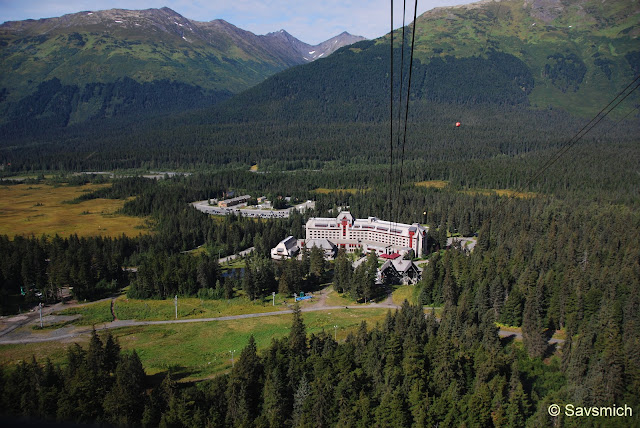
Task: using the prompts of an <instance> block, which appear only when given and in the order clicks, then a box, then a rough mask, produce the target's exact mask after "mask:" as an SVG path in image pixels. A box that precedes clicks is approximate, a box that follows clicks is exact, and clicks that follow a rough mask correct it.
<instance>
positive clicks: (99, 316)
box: [56, 300, 113, 325]
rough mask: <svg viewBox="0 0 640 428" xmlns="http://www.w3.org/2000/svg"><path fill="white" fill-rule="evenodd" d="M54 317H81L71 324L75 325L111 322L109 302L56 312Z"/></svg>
mask: <svg viewBox="0 0 640 428" xmlns="http://www.w3.org/2000/svg"><path fill="white" fill-rule="evenodd" d="M56 315H82V317H81V318H78V319H77V320H76V321H74V322H73V324H75V325H94V324H103V323H106V322H111V321H113V316H111V300H106V301H104V302H96V303H89V304H88V305H83V306H77V307H75V308H69V309H64V310H62V311H60V312H56Z"/></svg>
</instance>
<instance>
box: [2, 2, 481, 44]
mask: <svg viewBox="0 0 640 428" xmlns="http://www.w3.org/2000/svg"><path fill="white" fill-rule="evenodd" d="M463 3H470V0H427V1H421V2H419V3H418V15H420V14H421V13H423V12H425V11H427V10H429V9H432V8H434V7H437V6H447V5H449V6H450V5H455V4H463ZM389 4H390V2H389V1H388V0H364V1H356V0H325V1H317V0H315V1H309V0H299V1H291V0H234V1H226V0H225V1H222V0H213V1H210V2H209V1H197V0H196V1H193V0H109V1H106V0H93V1H87V0H64V1H60V0H0V22H4V21H7V20H22V19H28V18H33V19H38V18H46V17H52V16H60V15H63V14H65V13H74V12H79V11H82V10H100V9H112V8H124V9H148V8H160V7H164V6H167V7H169V8H171V9H173V10H175V11H176V12H178V13H180V14H181V15H183V16H184V17H186V18H189V19H193V20H197V21H210V20H213V19H219V18H220V19H224V20H226V21H228V22H230V23H232V24H234V25H236V26H238V27H240V28H243V29H245V30H248V31H251V32H254V33H256V34H265V33H268V32H271V31H277V30H279V29H285V30H286V31H288V32H289V33H291V34H293V35H294V36H295V37H297V38H299V39H300V40H302V41H304V42H307V43H311V44H316V43H320V42H322V41H324V40H326V39H328V38H330V37H333V36H335V35H337V34H338V33H340V32H342V31H348V32H350V33H352V34H357V35H361V36H364V37H367V38H376V37H380V36H382V35H384V34H386V33H388V32H389V29H390V6H389ZM394 6H395V7H394V9H395V11H394V28H398V27H400V26H401V25H402V2H400V1H399V0H396V1H395V2H394ZM413 7H414V3H413V2H407V18H406V23H407V24H408V23H409V22H411V21H412V20H413Z"/></svg>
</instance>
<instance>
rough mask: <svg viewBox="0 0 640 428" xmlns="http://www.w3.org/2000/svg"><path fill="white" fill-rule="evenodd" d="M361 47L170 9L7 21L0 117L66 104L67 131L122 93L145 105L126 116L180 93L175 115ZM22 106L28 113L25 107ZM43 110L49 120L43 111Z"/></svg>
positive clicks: (1, 34)
mask: <svg viewBox="0 0 640 428" xmlns="http://www.w3.org/2000/svg"><path fill="white" fill-rule="evenodd" d="M363 39H364V38H363V37H359V36H352V35H350V34H349V33H346V32H343V33H342V34H340V35H337V36H335V37H333V38H331V39H329V40H327V41H325V42H323V43H320V44H318V45H315V46H311V45H309V44H307V43H304V42H302V41H300V40H298V39H296V38H295V37H293V36H291V35H290V34H288V33H287V32H286V31H284V30H280V31H277V32H273V33H269V34H267V35H264V36H261V35H255V34H253V33H251V32H249V31H245V30H242V29H240V28H238V27H236V26H234V25H232V24H230V23H228V22H226V21H224V20H214V21H211V22H198V21H193V20H190V19H187V18H185V17H183V16H181V15H180V14H178V13H176V12H174V11H173V10H171V9H169V8H162V9H147V10H121V9H112V10H103V11H85V12H79V13H74V14H69V15H64V16H62V17H59V18H48V19H40V20H26V21H14V22H6V23H4V24H2V25H1V26H0V47H1V50H0V52H1V53H0V101H8V102H9V103H11V104H12V105H11V106H10V107H7V106H6V105H5V115H6V114H9V116H14V117H15V116H23V115H24V114H25V108H24V107H28V108H27V110H26V111H33V106H32V104H33V103H34V97H35V98H36V99H37V100H39V101H40V104H43V103H48V104H51V105H60V104H69V103H71V104H72V105H70V106H68V107H67V108H66V109H65V110H69V120H68V121H69V122H71V123H74V122H82V121H84V120H86V119H88V118H91V117H95V116H109V115H112V114H114V113H117V111H118V109H119V108H120V109H122V99H123V98H124V99H125V104H127V100H126V99H127V94H125V92H126V91H129V92H132V91H133V92H136V93H138V98H140V97H143V98H145V99H146V101H144V102H142V103H141V102H133V104H132V108H130V109H127V110H132V109H133V106H135V108H137V109H140V108H148V109H149V108H150V109H151V110H153V109H154V108H156V107H163V106H164V107H168V108H170V107H171V106H173V105H174V102H175V100H176V96H177V95H178V94H179V93H185V94H187V95H188V96H187V97H186V98H188V100H183V102H178V103H177V104H178V105H179V106H180V107H181V108H186V107H190V106H191V107H194V106H195V107H197V106H202V105H210V104H213V103H215V102H217V101H219V100H220V99H224V98H227V97H229V96H230V95H232V94H234V93H238V92H241V91H242V90H245V89H247V88H249V87H251V86H254V85H255V84H257V83H259V82H261V81H263V80H264V79H265V78H267V77H268V76H270V75H273V74H275V73H277V72H279V71H282V70H284V69H287V68H289V67H292V66H295V65H300V64H304V63H308V62H311V61H314V60H316V59H318V58H324V57H327V56H329V55H330V54H331V53H333V52H334V51H335V50H336V49H338V48H340V47H342V46H344V45H347V44H350V43H353V42H356V41H359V40H363ZM42 85H44V86H42ZM113 94H116V95H115V98H117V99H120V101H118V100H117V99H114V98H113V97H112V95H113ZM151 94H155V96H151ZM25 97H26V98H25ZM110 97H111V98H110ZM74 98H75V100H74ZM47 99H48V102H47V101H46V100H47ZM56 99H57V101H56ZM23 100H25V101H26V103H27V104H31V105H29V106H24V105H23V106H21V105H20V102H21V101H23ZM128 102H131V100H129V101H128ZM23 104H24V102H23ZM145 104H146V107H145ZM167 104H168V105H167ZM7 109H8V110H7ZM40 109H41V110H42V111H41V112H40V114H39V115H46V114H47V113H46V112H47V110H48V107H47V106H43V105H40ZM36 110H37V108H36Z"/></svg>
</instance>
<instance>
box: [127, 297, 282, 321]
mask: <svg viewBox="0 0 640 428" xmlns="http://www.w3.org/2000/svg"><path fill="white" fill-rule="evenodd" d="M292 301H293V299H291V298H290V299H288V302H289V303H291V302H292ZM283 303H284V296H281V295H279V294H277V295H276V305H275V306H273V304H272V299H271V296H268V297H265V298H263V299H258V300H255V301H251V300H249V299H248V298H247V297H243V296H241V297H235V298H233V299H230V300H205V299H198V298H194V297H178V318H180V319H184V318H216V317H224V316H228V315H242V314H254V313H262V312H274V311H280V310H285V309H287V307H286V306H285V305H284V304H283ZM115 313H116V317H118V319H121V320H129V319H134V320H138V321H155V320H172V319H175V304H174V300H173V299H167V300H138V299H128V298H126V297H125V296H121V297H119V298H118V299H116V302H115Z"/></svg>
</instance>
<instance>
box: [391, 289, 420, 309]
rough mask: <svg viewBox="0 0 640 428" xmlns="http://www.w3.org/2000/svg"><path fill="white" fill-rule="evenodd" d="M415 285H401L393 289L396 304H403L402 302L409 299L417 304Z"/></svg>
mask: <svg viewBox="0 0 640 428" xmlns="http://www.w3.org/2000/svg"><path fill="white" fill-rule="evenodd" d="M415 290H416V286H415V285H399V286H397V287H396V288H395V290H394V291H393V294H392V295H391V296H392V299H393V303H395V304H396V305H402V302H404V301H405V300H407V301H408V302H409V303H411V304H412V305H415V304H416V301H417V300H418V299H417V296H416V295H415Z"/></svg>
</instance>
